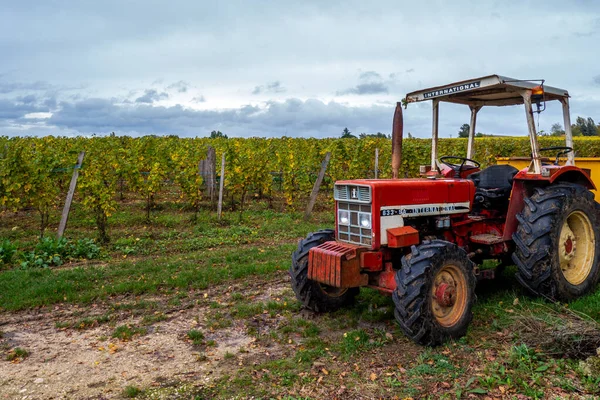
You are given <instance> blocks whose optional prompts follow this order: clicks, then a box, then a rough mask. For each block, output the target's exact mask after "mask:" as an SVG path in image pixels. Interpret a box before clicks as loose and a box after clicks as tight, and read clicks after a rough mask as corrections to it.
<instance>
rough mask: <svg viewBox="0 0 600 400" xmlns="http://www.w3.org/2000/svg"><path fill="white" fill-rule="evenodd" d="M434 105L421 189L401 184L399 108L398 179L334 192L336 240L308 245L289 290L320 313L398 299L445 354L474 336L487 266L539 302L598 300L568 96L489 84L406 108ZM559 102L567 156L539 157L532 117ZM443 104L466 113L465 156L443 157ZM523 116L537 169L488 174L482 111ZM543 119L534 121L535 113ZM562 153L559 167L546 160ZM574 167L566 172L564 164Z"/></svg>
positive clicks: (422, 337) (594, 238) (587, 201)
mask: <svg viewBox="0 0 600 400" xmlns="http://www.w3.org/2000/svg"><path fill="white" fill-rule="evenodd" d="M424 100H432V103H433V107H432V108H433V138H432V149H431V165H428V166H422V167H421V170H420V172H421V175H422V177H421V178H417V179H398V169H399V166H400V157H401V149H402V108H401V104H400V103H398V105H397V107H396V113H395V115H394V129H393V133H392V146H393V151H392V169H393V179H357V180H348V181H339V182H336V184H335V187H334V198H335V208H336V226H335V230H322V231H319V232H314V233H311V234H309V235H308V237H307V238H306V239H304V240H302V241H301V242H300V243H299V245H298V249H297V250H296V251H295V252H294V253H293V255H292V266H291V268H290V275H291V278H292V287H293V289H294V292H295V293H296V296H297V298H298V299H299V300H300V301H301V302H302V304H303V305H304V306H305V307H306V308H308V309H311V310H313V311H315V312H327V311H334V310H336V309H338V308H340V307H342V306H344V305H347V304H349V303H350V302H351V301H352V300H353V298H354V297H355V296H356V295H357V293H358V292H359V288H360V287H362V286H367V287H370V288H374V289H377V290H379V291H380V292H383V293H387V294H390V295H392V298H393V301H394V305H395V310H394V314H395V317H396V320H397V322H398V324H399V325H400V327H401V328H402V330H403V331H404V333H406V335H407V336H409V337H410V338H411V339H413V340H414V341H415V342H417V343H420V344H424V345H436V344H440V343H442V342H443V341H445V340H447V339H449V338H459V337H461V336H463V335H465V333H466V331H467V327H468V325H469V323H470V321H471V319H472V312H471V308H472V305H473V302H474V299H475V294H474V290H475V284H476V282H477V280H478V278H483V277H491V276H493V272H490V271H479V268H478V267H477V266H478V265H480V264H482V263H483V261H484V260H486V259H494V260H499V261H500V262H501V265H502V264H504V265H506V264H509V265H512V264H516V266H517V268H518V272H517V276H516V277H517V280H518V281H519V282H520V283H521V284H522V285H523V286H524V287H526V288H527V289H528V290H529V291H531V292H532V293H534V294H537V295H541V296H545V297H548V298H550V299H558V300H569V299H573V298H576V297H578V296H581V295H583V294H585V293H588V292H590V291H591V290H592V289H594V287H595V285H596V283H597V281H598V278H599V274H600V265H599V259H598V258H599V256H600V240H599V238H600V221H599V213H598V209H599V205H598V203H596V202H595V200H594V194H593V193H592V192H591V191H590V190H595V189H596V187H595V186H594V183H593V182H592V180H591V178H590V171H589V170H586V169H582V168H578V167H576V166H575V165H574V154H573V138H572V133H571V122H570V117H569V94H568V93H567V91H566V90H562V89H557V88H554V87H550V86H545V85H544V82H543V81H541V84H540V83H535V82H533V81H522V80H515V79H510V78H506V77H503V76H498V75H491V76H486V77H482V78H477V79H472V80H467V81H463V82H457V83H453V84H450V85H446V86H439V87H434V88H430V89H425V90H420V91H416V92H412V93H409V94H408V95H407V96H406V99H404V101H403V102H404V104H405V105H407V104H409V103H413V102H418V101H424ZM553 100H558V101H560V102H561V103H562V107H563V114H564V125H565V133H566V134H565V139H566V145H565V146H564V147H552V148H541V149H540V148H539V146H538V140H537V134H536V131H535V124H534V118H533V113H534V112H540V111H542V110H543V108H545V103H546V102H547V101H553ZM440 102H450V103H458V104H465V105H468V106H469V107H470V109H471V124H470V131H469V138H468V142H467V143H468V144H467V152H466V157H461V156H458V155H444V156H442V157H439V159H438V152H437V144H438V140H437V139H438V111H439V103H440ZM519 104H523V105H524V106H525V114H526V117H527V125H528V129H529V139H530V143H531V162H530V164H529V167H528V168H524V169H522V170H520V171H519V170H517V169H516V168H515V167H513V166H510V165H491V166H489V167H487V168H484V169H480V164H479V163H478V162H477V161H475V160H473V159H472V158H473V140H474V133H475V125H476V124H475V123H476V117H477V113H478V111H479V110H480V109H481V108H482V107H483V106H508V105H519ZM534 105H535V106H536V108H537V109H536V110H535V111H534V110H533V106H534ZM543 152H554V153H555V154H556V157H555V160H553V159H549V158H546V157H542V156H541V155H540V153H543ZM562 156H566V163H564V164H565V165H560V163H559V159H560V158H561V157H562Z"/></svg>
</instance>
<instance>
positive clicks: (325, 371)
mask: <svg viewBox="0 0 600 400" xmlns="http://www.w3.org/2000/svg"><path fill="white" fill-rule="evenodd" d="M321 372H322V373H324V374H325V375H329V371H327V370H326V369H325V368H321Z"/></svg>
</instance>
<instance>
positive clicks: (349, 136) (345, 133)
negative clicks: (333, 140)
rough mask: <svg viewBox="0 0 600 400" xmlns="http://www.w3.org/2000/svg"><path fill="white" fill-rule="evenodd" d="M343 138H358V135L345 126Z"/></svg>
mask: <svg viewBox="0 0 600 400" xmlns="http://www.w3.org/2000/svg"><path fill="white" fill-rule="evenodd" d="M341 138H342V139H356V136H354V135H353V134H352V132H350V130H349V129H348V128H344V130H343V131H342V136H341Z"/></svg>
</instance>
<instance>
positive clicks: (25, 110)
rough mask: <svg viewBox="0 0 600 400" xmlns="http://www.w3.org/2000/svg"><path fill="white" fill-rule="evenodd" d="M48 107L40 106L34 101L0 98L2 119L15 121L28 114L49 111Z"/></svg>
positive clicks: (0, 115)
mask: <svg viewBox="0 0 600 400" xmlns="http://www.w3.org/2000/svg"><path fill="white" fill-rule="evenodd" d="M47 111H48V108H46V107H38V106H36V105H35V104H32V103H24V102H16V101H14V100H12V99H10V100H9V99H0V121H2V120H5V121H6V122H11V123H12V122H14V121H15V120H19V119H21V118H23V117H24V116H25V115H26V114H30V113H35V112H47Z"/></svg>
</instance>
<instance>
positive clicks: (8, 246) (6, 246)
mask: <svg viewBox="0 0 600 400" xmlns="http://www.w3.org/2000/svg"><path fill="white" fill-rule="evenodd" d="M16 253H17V245H16V244H13V243H11V242H10V240H8V239H4V240H2V241H0V268H1V267H2V266H4V265H10V264H12V261H13V257H14V256H15V254H16Z"/></svg>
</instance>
